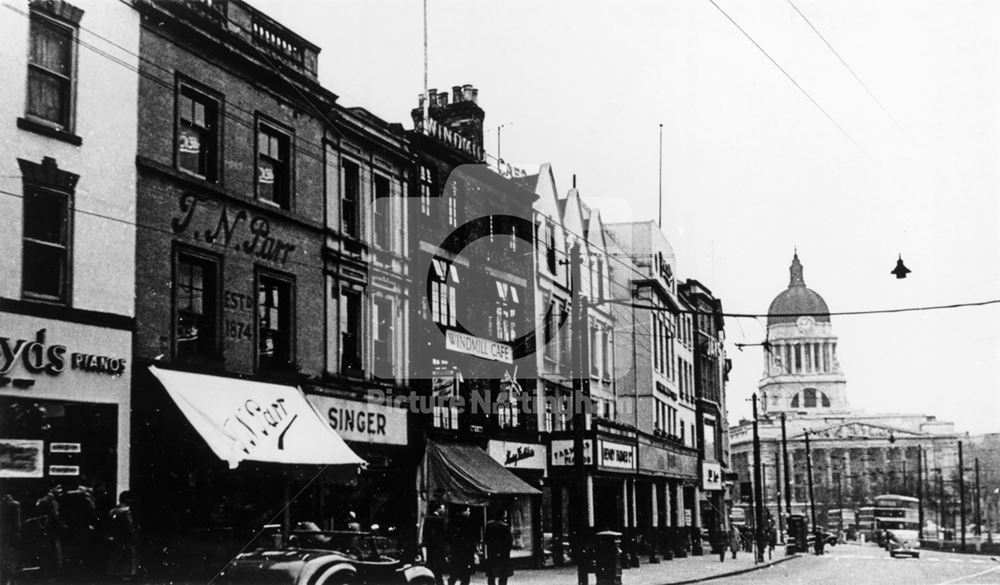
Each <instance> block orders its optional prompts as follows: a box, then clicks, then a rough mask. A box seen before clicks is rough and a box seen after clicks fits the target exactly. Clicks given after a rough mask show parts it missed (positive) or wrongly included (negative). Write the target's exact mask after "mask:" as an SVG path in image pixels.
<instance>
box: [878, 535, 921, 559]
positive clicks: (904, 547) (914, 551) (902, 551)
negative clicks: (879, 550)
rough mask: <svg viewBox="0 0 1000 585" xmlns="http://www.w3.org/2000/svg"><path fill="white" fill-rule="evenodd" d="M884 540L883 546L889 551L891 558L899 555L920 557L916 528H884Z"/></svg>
mask: <svg viewBox="0 0 1000 585" xmlns="http://www.w3.org/2000/svg"><path fill="white" fill-rule="evenodd" d="M885 542H886V544H885V548H886V549H887V550H888V551H889V556H891V557H893V558H895V557H898V556H900V555H910V556H912V557H914V558H919V557H920V538H919V537H918V534H917V531H916V530H901V529H895V528H893V529H890V530H886V539H885Z"/></svg>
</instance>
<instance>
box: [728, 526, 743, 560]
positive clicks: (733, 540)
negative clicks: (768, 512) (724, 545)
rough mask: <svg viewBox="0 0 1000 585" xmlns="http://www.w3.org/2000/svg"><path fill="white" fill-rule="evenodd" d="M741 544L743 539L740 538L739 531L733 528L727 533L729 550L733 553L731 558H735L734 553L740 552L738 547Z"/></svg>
mask: <svg viewBox="0 0 1000 585" xmlns="http://www.w3.org/2000/svg"><path fill="white" fill-rule="evenodd" d="M742 543H743V538H742V536H740V529H739V528H737V527H736V526H733V527H732V529H731V530H730V531H729V550H730V551H732V553H733V558H734V559H735V558H736V551H738V550H740V546H741V545H742Z"/></svg>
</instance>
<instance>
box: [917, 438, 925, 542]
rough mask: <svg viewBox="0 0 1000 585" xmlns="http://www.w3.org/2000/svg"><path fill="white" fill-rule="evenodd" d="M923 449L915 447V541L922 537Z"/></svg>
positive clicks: (918, 446) (919, 446)
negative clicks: (916, 526) (917, 526)
mask: <svg viewBox="0 0 1000 585" xmlns="http://www.w3.org/2000/svg"><path fill="white" fill-rule="evenodd" d="M923 458H924V448H923V446H921V445H917V522H918V524H919V528H918V529H917V539H921V538H923V537H924V478H923V470H924V465H923Z"/></svg>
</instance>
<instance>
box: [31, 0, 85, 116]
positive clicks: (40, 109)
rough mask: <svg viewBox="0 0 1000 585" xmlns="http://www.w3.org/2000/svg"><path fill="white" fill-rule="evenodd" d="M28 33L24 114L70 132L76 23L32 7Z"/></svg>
mask: <svg viewBox="0 0 1000 585" xmlns="http://www.w3.org/2000/svg"><path fill="white" fill-rule="evenodd" d="M32 4H34V3H32ZM39 4H41V3H39ZM81 14H82V12H81ZM28 34H29V44H28V95H27V100H26V110H25V114H26V116H27V117H28V119H29V120H32V121H35V122H40V123H42V124H44V125H46V126H49V127H52V128H54V129H56V130H62V131H64V132H72V129H73V117H74V108H75V99H76V96H75V86H76V79H75V77H76V56H75V41H76V35H77V26H76V25H75V23H73V24H71V23H66V22H63V21H57V20H55V19H53V18H49V17H48V16H46V15H44V14H42V13H41V12H39V11H36V10H31V16H30V24H29V30H28Z"/></svg>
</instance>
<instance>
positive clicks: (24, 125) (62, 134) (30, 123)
mask: <svg viewBox="0 0 1000 585" xmlns="http://www.w3.org/2000/svg"><path fill="white" fill-rule="evenodd" d="M17 127H18V128H20V129H21V130H27V131H28V132H34V133H35V134H41V135H42V136H48V137H49V138H55V139H56V140H62V141H63V142H68V143H69V144H72V145H73V146H80V145H81V144H83V138H80V137H79V136H77V135H76V134H73V133H72V132H66V131H65V130H59V129H58V128H53V127H52V126H49V125H48V124H43V123H41V122H36V121H34V120H31V119H28V118H18V119H17Z"/></svg>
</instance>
